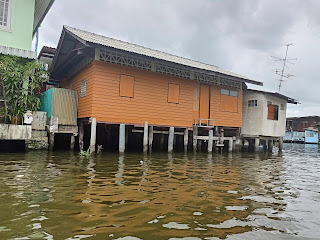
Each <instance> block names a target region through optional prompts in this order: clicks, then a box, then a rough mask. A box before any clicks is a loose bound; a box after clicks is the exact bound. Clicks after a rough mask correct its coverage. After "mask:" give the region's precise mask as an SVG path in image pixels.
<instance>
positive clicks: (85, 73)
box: [63, 63, 95, 118]
mask: <svg viewBox="0 0 320 240" xmlns="http://www.w3.org/2000/svg"><path fill="white" fill-rule="evenodd" d="M94 76H95V73H94V68H93V63H91V64H90V65H89V66H87V67H86V68H85V69H83V70H82V71H81V72H80V73H78V74H77V75H76V76H75V77H74V78H73V79H71V81H66V85H65V86H63V87H67V88H69V89H73V90H76V91H77V93H78V118H85V117H91V116H92V103H93V102H92V101H93V81H94ZM82 80H86V81H87V83H86V96H85V97H81V81H82Z"/></svg>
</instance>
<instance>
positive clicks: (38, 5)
mask: <svg viewBox="0 0 320 240" xmlns="http://www.w3.org/2000/svg"><path fill="white" fill-rule="evenodd" d="M53 2H54V0H36V2H35V8H34V21H33V34H35V32H36V30H37V27H39V26H40V24H41V22H42V20H43V19H44V17H45V16H46V14H47V13H48V11H49V9H50V7H51V6H52V4H53Z"/></svg>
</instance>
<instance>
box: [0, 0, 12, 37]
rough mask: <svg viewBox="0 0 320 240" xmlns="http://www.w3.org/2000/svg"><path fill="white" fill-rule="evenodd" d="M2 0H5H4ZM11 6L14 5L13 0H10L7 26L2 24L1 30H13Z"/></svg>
mask: <svg viewBox="0 0 320 240" xmlns="http://www.w3.org/2000/svg"><path fill="white" fill-rule="evenodd" d="M2 1H5V0H2ZM11 7H12V0H9V3H8V18H7V26H3V25H0V30H2V31H8V32H9V31H11ZM3 13H4V12H3ZM3 17H4V15H3Z"/></svg>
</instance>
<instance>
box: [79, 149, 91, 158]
mask: <svg viewBox="0 0 320 240" xmlns="http://www.w3.org/2000/svg"><path fill="white" fill-rule="evenodd" d="M79 155H80V156H82V157H90V150H88V151H83V150H80V153H79Z"/></svg>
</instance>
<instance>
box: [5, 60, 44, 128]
mask: <svg viewBox="0 0 320 240" xmlns="http://www.w3.org/2000/svg"><path fill="white" fill-rule="evenodd" d="M42 66H43V64H42V63H41V62H39V61H38V60H32V61H28V62H23V61H21V59H20V58H18V57H15V56H7V55H2V56H0V84H1V89H2V90H4V91H3V93H4V94H3V95H4V98H5V99H6V100H7V106H5V108H6V112H7V115H8V116H9V117H10V119H11V121H12V122H13V123H15V124H17V119H18V117H19V116H20V117H23V114H24V113H25V112H26V111H27V110H29V111H33V112H34V111H37V110H38V109H39V107H40V99H39V98H38V97H37V96H36V94H37V93H39V91H40V88H41V86H42V84H43V81H44V80H46V78H47V77H48V73H47V72H46V71H45V70H43V67H42Z"/></svg>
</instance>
